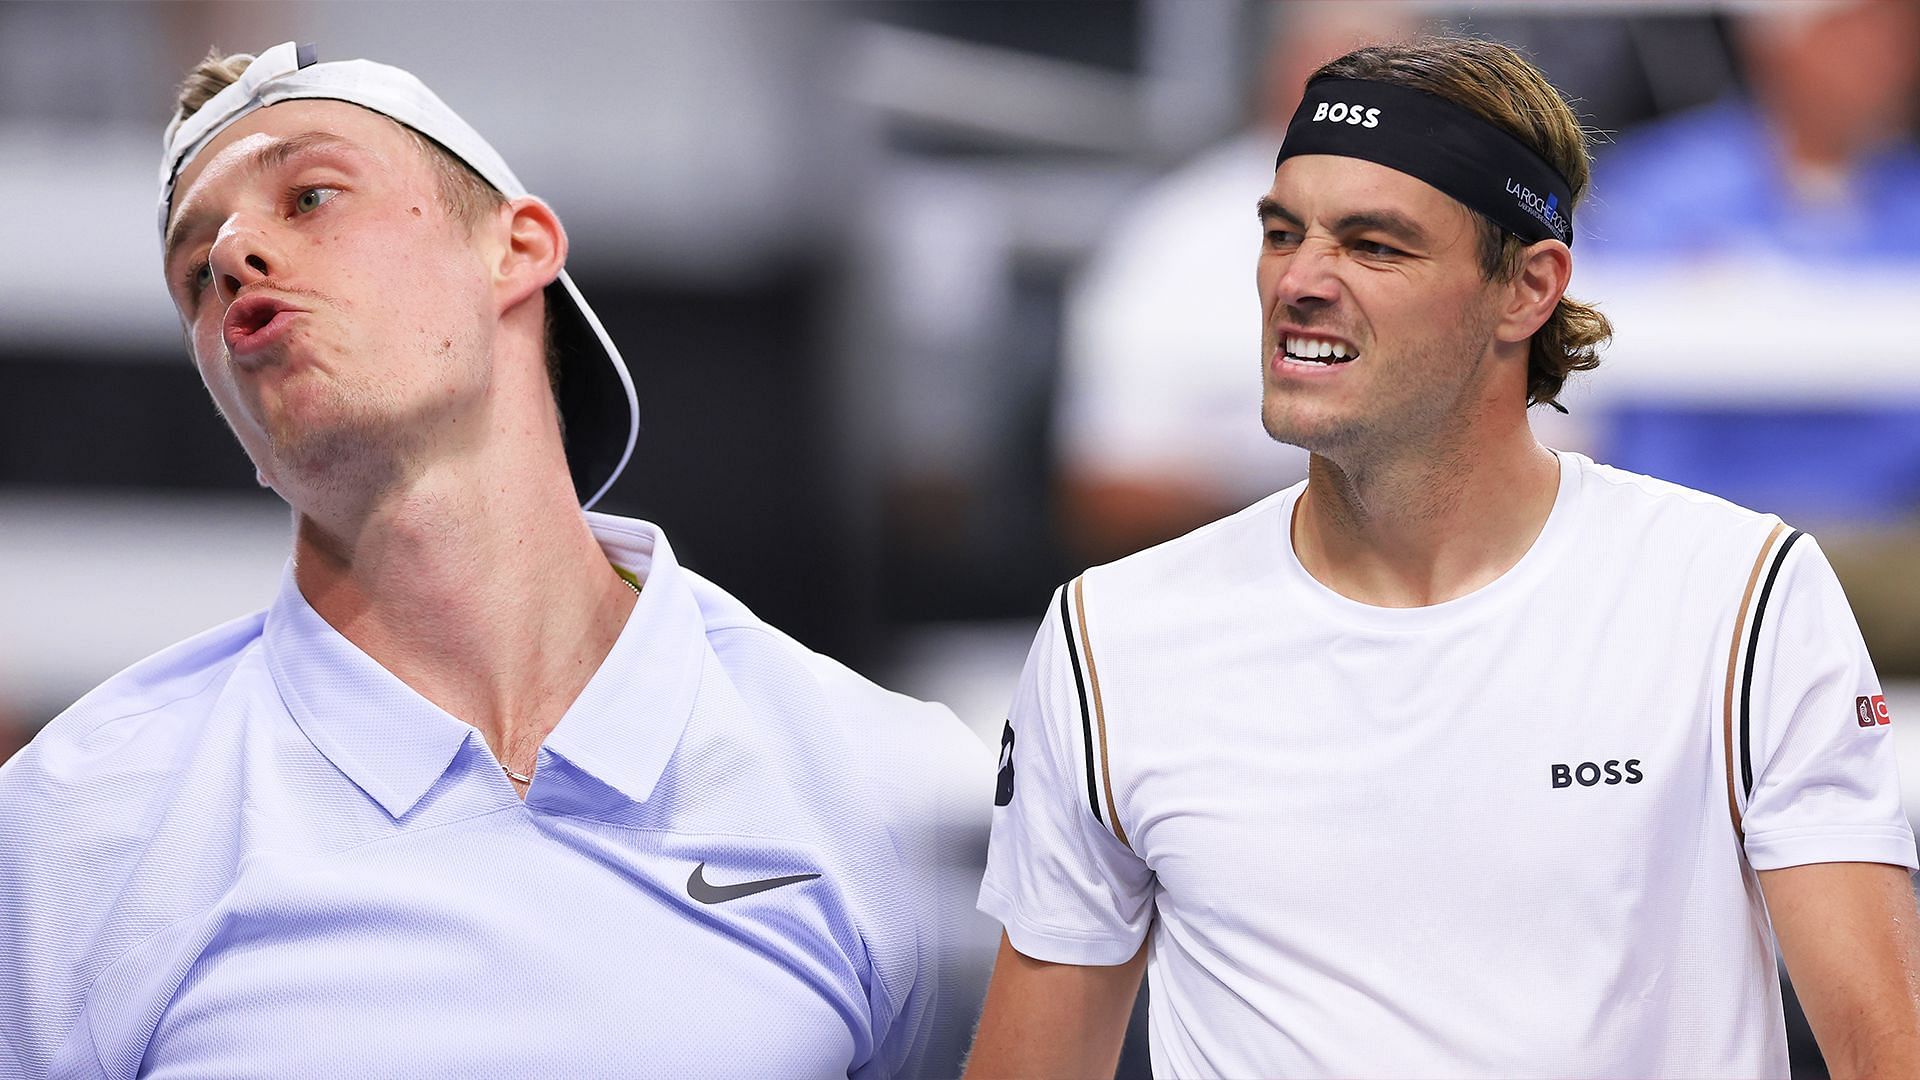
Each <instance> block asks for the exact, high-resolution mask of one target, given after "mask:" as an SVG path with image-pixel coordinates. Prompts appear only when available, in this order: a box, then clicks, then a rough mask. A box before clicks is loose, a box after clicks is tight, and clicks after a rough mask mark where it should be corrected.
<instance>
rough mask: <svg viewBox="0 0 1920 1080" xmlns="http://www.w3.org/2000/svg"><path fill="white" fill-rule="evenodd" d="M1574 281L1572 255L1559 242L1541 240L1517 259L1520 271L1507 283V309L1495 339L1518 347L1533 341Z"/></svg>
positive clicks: (1504, 311)
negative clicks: (1529, 340)
mask: <svg viewBox="0 0 1920 1080" xmlns="http://www.w3.org/2000/svg"><path fill="white" fill-rule="evenodd" d="M1572 277H1573V253H1572V252H1571V251H1568V250H1567V245H1565V244H1563V243H1561V242H1560V241H1558V240H1541V241H1537V242H1536V243H1534V244H1533V245H1532V246H1531V247H1529V248H1527V250H1526V251H1525V252H1524V253H1523V254H1522V255H1521V256H1520V269H1519V271H1518V272H1517V273H1515V274H1514V275H1513V279H1512V280H1511V281H1509V282H1508V283H1507V287H1506V294H1507V295H1506V306H1505V308H1504V310H1502V312H1501V316H1500V322H1499V324H1498V325H1497V326H1495V327H1494V337H1495V338H1497V339H1498V340H1500V341H1504V342H1509V343H1519V342H1523V341H1526V340H1527V339H1528V338H1530V337H1532V336H1533V335H1534V333H1535V332H1536V331H1538V330H1539V329H1540V328H1541V327H1542V326H1545V325H1546V324H1547V320H1548V319H1549V318H1551V317H1552V316H1553V309H1554V307H1555V306H1556V305H1558V304H1559V303H1560V298H1561V297H1562V296H1565V295H1566V294H1567V282H1568V281H1569V280H1571V279H1572Z"/></svg>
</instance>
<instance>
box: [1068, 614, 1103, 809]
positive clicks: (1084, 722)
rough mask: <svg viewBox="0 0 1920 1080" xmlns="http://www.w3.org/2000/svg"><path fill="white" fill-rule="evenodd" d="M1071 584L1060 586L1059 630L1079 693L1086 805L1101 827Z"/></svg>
mask: <svg viewBox="0 0 1920 1080" xmlns="http://www.w3.org/2000/svg"><path fill="white" fill-rule="evenodd" d="M1072 587H1073V586H1072V584H1071V583H1069V584H1067V585H1062V586H1060V630H1061V632H1062V633H1064V634H1066V635H1067V659H1068V660H1070V661H1072V662H1073V688H1074V689H1075V690H1077V691H1079V692H1080V746H1081V748H1082V749H1084V750H1085V751H1086V752H1087V805H1088V806H1090V807H1092V808H1093V820H1095V821H1097V822H1099V823H1100V824H1102V825H1105V824H1106V823H1107V819H1106V818H1103V817H1101V816H1100V795H1099V791H1098V789H1097V788H1095V787H1094V786H1093V713H1092V711H1091V710H1090V709H1088V708H1087V682H1086V680H1085V679H1084V678H1082V677H1081V675H1080V652H1079V650H1078V649H1076V648H1075V647H1074V642H1073V620H1072V619H1071V618H1069V617H1068V616H1067V590H1068V589H1070V588H1072Z"/></svg>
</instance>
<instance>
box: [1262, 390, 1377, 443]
mask: <svg viewBox="0 0 1920 1080" xmlns="http://www.w3.org/2000/svg"><path fill="white" fill-rule="evenodd" d="M1260 422H1261V425H1262V426H1263V427H1265V428H1266V429H1267V435H1268V436H1269V437H1271V438H1272V439H1273V440H1274V441H1275V442H1282V443H1286V444H1287V445H1289V446H1297V447H1299V448H1301V449H1302V450H1305V451H1307V452H1308V453H1313V454H1329V453H1333V452H1334V451H1336V450H1339V449H1340V448H1341V447H1343V446H1348V445H1351V444H1352V443H1353V442H1355V441H1356V440H1357V439H1358V438H1359V437H1360V436H1361V435H1362V434H1363V433H1364V427H1363V425H1362V424H1361V423H1360V422H1359V421H1358V420H1354V419H1343V418H1340V417H1334V416H1316V415H1310V414H1307V413H1304V412H1303V411H1302V410H1300V409H1297V408H1289V407H1287V405H1286V404H1285V403H1275V402H1271V401H1270V402H1268V403H1267V404H1266V407H1264V408H1262V409H1261V410H1260Z"/></svg>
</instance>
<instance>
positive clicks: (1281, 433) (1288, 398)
mask: <svg viewBox="0 0 1920 1080" xmlns="http://www.w3.org/2000/svg"><path fill="white" fill-rule="evenodd" d="M1492 334H1493V316H1492V314H1491V313H1490V312H1479V311H1473V312H1462V314H1461V318H1460V319H1459V320H1457V321H1456V322H1454V323H1453V324H1452V325H1451V326H1449V327H1448V328H1447V329H1446V330H1445V331H1444V332H1442V333H1440V334H1437V335H1435V336H1434V337H1432V338H1429V339H1428V340H1426V341H1423V342H1419V343H1417V344H1415V346H1414V348H1415V349H1416V350H1418V351H1419V352H1424V353H1426V354H1427V355H1429V356H1440V357H1446V358H1449V359H1446V360H1442V361H1439V362H1429V363H1420V364H1415V363H1407V362H1404V360H1396V359H1395V358H1392V357H1388V356H1380V355H1379V353H1380V346H1379V343H1378V342H1377V341H1376V342H1375V343H1374V344H1373V345H1371V346H1370V347H1369V350H1368V351H1369V352H1370V353H1374V354H1375V355H1374V356H1367V355H1362V356H1361V358H1360V359H1359V360H1357V361H1355V363H1367V362H1369V361H1371V362H1372V363H1374V364H1376V365H1378V370H1377V371H1374V372H1367V373H1366V374H1367V375H1368V376H1369V377H1372V376H1375V375H1377V374H1380V373H1383V372H1384V373H1387V374H1388V375H1390V376H1392V377H1393V381H1392V382H1390V383H1389V382H1388V381H1386V380H1381V381H1380V382H1379V383H1378V384H1377V385H1375V386H1374V387H1372V389H1371V391H1370V394H1369V395H1368V396H1367V399H1366V400H1364V401H1363V402H1361V403H1360V405H1359V406H1358V407H1357V408H1355V409H1354V410H1353V411H1352V412H1349V413H1348V414H1346V415H1339V414H1330V410H1329V411H1322V412H1321V414H1320V415H1314V412H1313V410H1312V407H1311V404H1310V403H1308V402H1302V401H1300V400H1298V397H1297V396H1296V395H1295V394H1294V393H1292V392H1291V391H1286V390H1281V389H1278V388H1276V387H1275V386H1274V385H1273V383H1272V382H1271V381H1268V380H1267V378H1266V372H1267V366H1266V365H1267V364H1268V362H1269V361H1270V359H1271V357H1272V355H1273V353H1272V350H1271V349H1268V350H1267V351H1266V352H1265V353H1264V355H1262V357H1261V360H1260V363H1261V369H1260V370H1261V377H1262V384H1261V385H1262V388H1263V392H1262V398H1261V407H1260V420H1261V424H1262V426H1263V427H1265V428H1266V431H1267V435H1268V436H1269V437H1270V438H1272V439H1273V440H1274V441H1276V442H1282V443H1287V444H1288V445H1291V446H1298V447H1300V448H1301V449H1303V450H1306V451H1307V452H1309V453H1312V454H1316V455H1319V456H1322V457H1327V458H1333V459H1339V458H1345V457H1356V458H1371V457H1375V456H1379V455H1380V454H1382V453H1385V452H1388V451H1391V450H1392V449H1393V448H1396V447H1401V446H1407V445H1425V444H1429V443H1435V442H1442V441H1445V432H1446V431H1447V430H1448V429H1450V428H1458V427H1461V426H1463V425H1466V424H1468V423H1470V417H1467V416H1464V415H1463V409H1465V408H1468V407H1470V402H1471V399H1472V397H1473V395H1474V393H1475V391H1476V388H1477V387H1478V384H1479V377H1480V367H1481V365H1482V363H1483V362H1484V361H1485V358H1486V353H1487V349H1488V347H1489V345H1490V343H1491V340H1492ZM1274 347H1276V348H1277V347H1278V343H1277V342H1275V343H1274ZM1354 374H1360V373H1358V372H1355V373H1354ZM1388 391H1391V392H1392V396H1391V397H1387V396H1385V395H1386V393H1387V392H1388Z"/></svg>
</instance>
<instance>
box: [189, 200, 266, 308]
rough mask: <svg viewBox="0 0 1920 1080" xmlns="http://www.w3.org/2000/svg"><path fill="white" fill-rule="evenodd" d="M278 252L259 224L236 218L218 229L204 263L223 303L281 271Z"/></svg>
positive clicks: (230, 300) (229, 301) (231, 300)
mask: <svg viewBox="0 0 1920 1080" xmlns="http://www.w3.org/2000/svg"><path fill="white" fill-rule="evenodd" d="M280 261H281V260H280V257H279V253H278V252H277V251H276V250H275V249H274V246H273V243H272V240H271V238H270V237H269V236H268V234H267V232H266V230H265V229H263V228H262V227H261V226H260V224H259V223H257V222H253V221H249V220H246V219H244V218H240V217H235V218H231V219H229V220H228V221H227V223H226V224H225V225H223V226H221V228H220V233H219V235H218V236H216V237H215V238H214V241H213V247H212V249H210V250H209V251H208V253H207V262H208V264H209V266H210V268H211V269H212V271H213V285H214V288H215V290H216V291H217V292H218V293H219V296H220V300H221V302H222V303H228V304H230V303H232V302H233V298H234V297H235V296H237V295H239V292H240V290H241V289H243V288H245V287H246V286H248V285H251V284H253V283H255V282H257V281H262V280H265V279H267V278H270V277H272V276H273V275H274V274H276V273H278V272H280V271H281V270H282V267H281V265H280Z"/></svg>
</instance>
